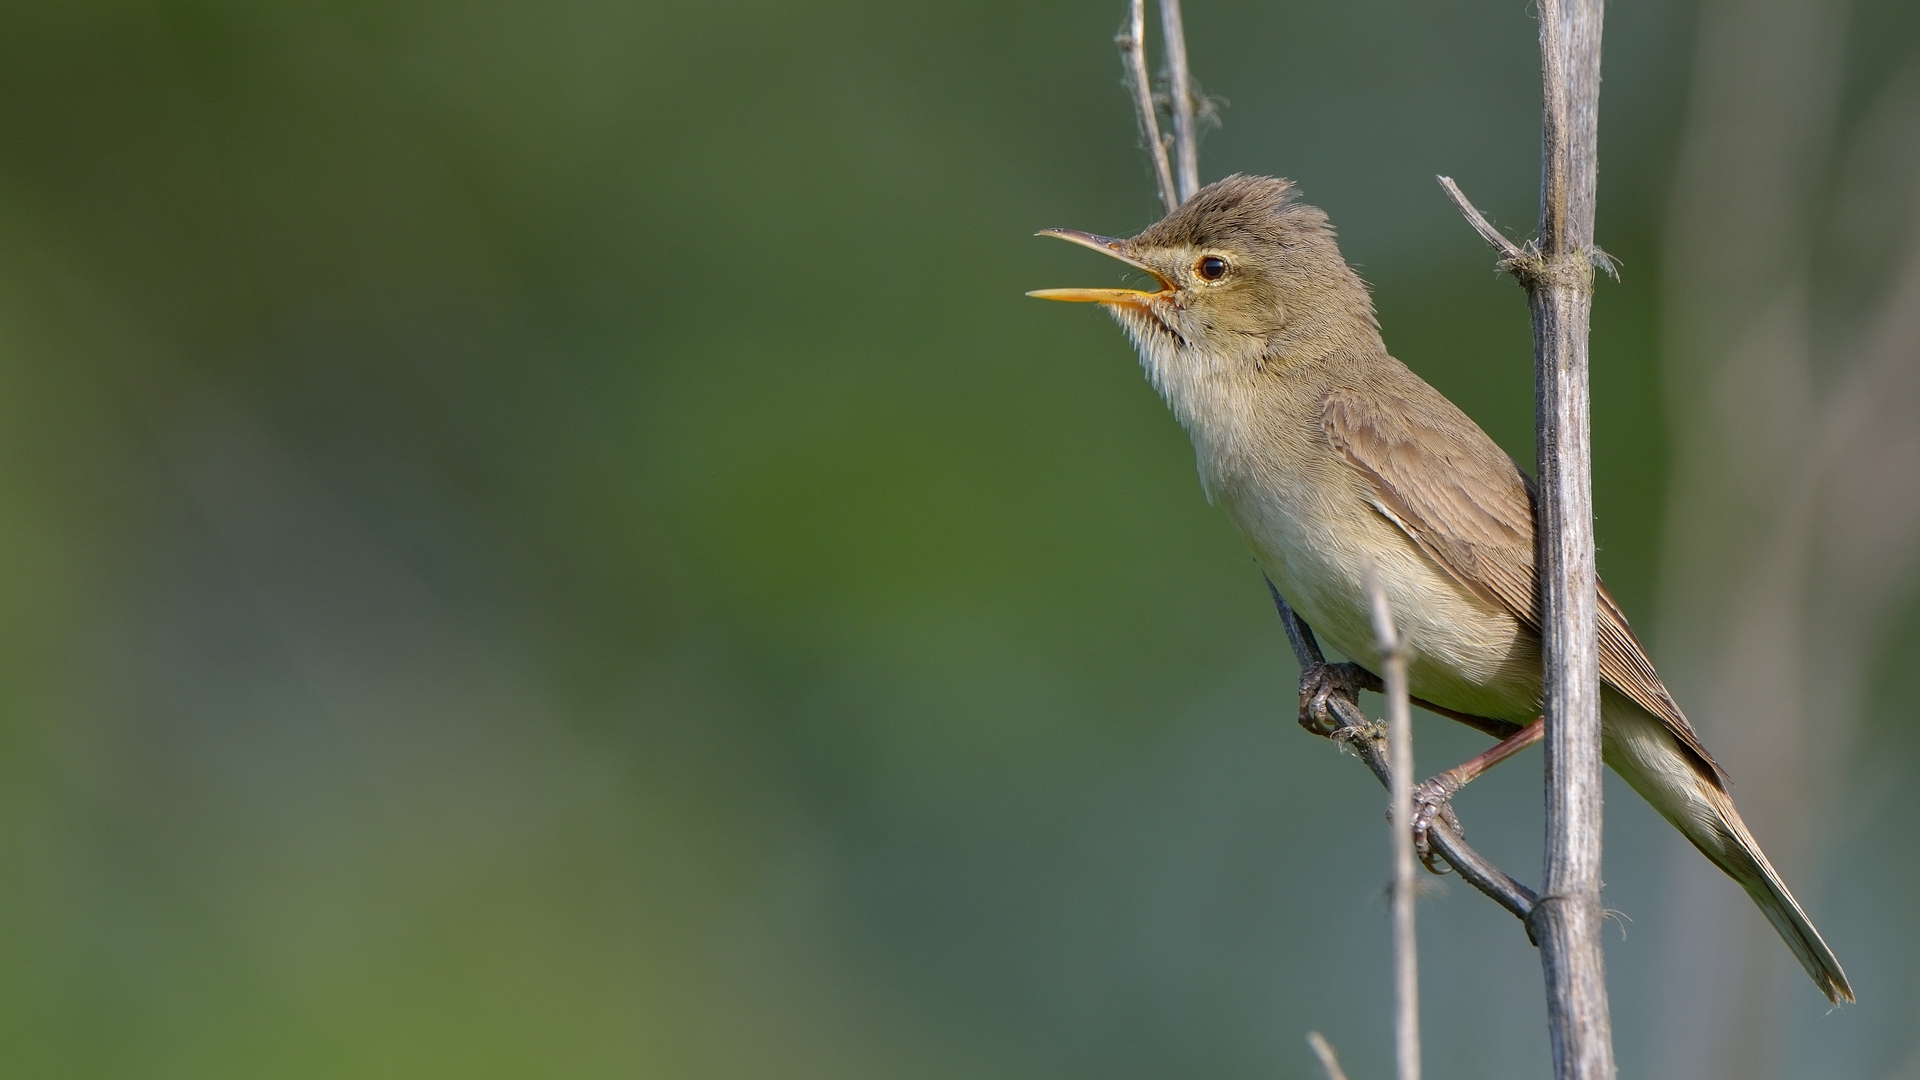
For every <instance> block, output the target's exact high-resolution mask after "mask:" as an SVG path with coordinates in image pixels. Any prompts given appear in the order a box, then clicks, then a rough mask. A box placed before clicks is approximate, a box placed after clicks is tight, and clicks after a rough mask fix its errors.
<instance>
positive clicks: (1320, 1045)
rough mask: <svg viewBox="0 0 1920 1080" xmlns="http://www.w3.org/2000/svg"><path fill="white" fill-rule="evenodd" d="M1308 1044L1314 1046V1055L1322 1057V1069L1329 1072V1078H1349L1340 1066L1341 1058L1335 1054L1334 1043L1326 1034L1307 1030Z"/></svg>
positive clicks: (1342, 1079) (1326, 1072)
mask: <svg viewBox="0 0 1920 1080" xmlns="http://www.w3.org/2000/svg"><path fill="white" fill-rule="evenodd" d="M1307 1045H1308V1046H1311V1047H1313V1056H1314V1057H1317V1058H1319V1059H1320V1071H1321V1072H1323V1073H1325V1074H1327V1080H1347V1074H1346V1073H1345V1072H1343V1071H1342V1070H1341V1068H1340V1059H1339V1058H1338V1057H1336V1056H1335V1055H1334V1052H1333V1044H1332V1043H1330V1042H1328V1041H1327V1037H1326V1036H1325V1035H1322V1034H1320V1033H1319V1032H1317V1031H1309V1032H1307Z"/></svg>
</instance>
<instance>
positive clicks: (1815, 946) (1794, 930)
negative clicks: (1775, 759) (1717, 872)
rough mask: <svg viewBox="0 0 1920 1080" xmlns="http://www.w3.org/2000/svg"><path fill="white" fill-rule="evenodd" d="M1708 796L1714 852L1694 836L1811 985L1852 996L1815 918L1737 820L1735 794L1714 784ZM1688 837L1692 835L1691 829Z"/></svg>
mask: <svg viewBox="0 0 1920 1080" xmlns="http://www.w3.org/2000/svg"><path fill="white" fill-rule="evenodd" d="M1709 801H1710V802H1712V803H1714V804H1717V805H1715V807H1714V808H1715V809H1716V810H1718V811H1719V815H1718V816H1719V818H1720V821H1719V822H1718V823H1717V824H1719V826H1720V830H1718V831H1720V832H1721V834H1722V835H1721V840H1722V842H1721V843H1720V844H1717V845H1715V846H1716V847H1718V848H1719V849H1720V850H1719V851H1718V852H1715V851H1712V850H1709V849H1708V847H1707V846H1706V845H1704V844H1701V843H1700V841H1698V840H1694V843H1695V845H1697V846H1699V848H1700V850H1701V851H1702V852H1705V853H1706V856H1707V858H1709V859H1712V860H1713V862H1714V865H1716V866H1718V867H1720V869H1722V870H1725V871H1726V872H1727V876H1729V877H1731V878H1733V880H1735V881H1737V882H1739V883H1740V887H1741V888H1743V889H1745V890H1747V895H1748V896H1751V897H1753V902H1754V903H1755V904H1757V905H1759V907H1760V913H1761V914H1762V915H1765V916H1766V917H1767V921H1768V922H1770V923H1772V924H1773V929H1774V930H1775V931H1776V932H1777V933H1779V935H1780V940H1782V941H1784V942H1786V943H1787V948H1789V949H1791V950H1793V955H1794V957H1795V958H1796V959H1798V960H1799V961H1800V966H1801V967H1803V968H1806V969H1807V974H1808V975H1810V976H1812V977H1813V982H1814V985H1815V986H1818V987H1819V988H1820V992H1821V993H1823V994H1825V995H1827V1000H1828V1001H1831V1002H1833V1003H1834V1004H1835V1005H1838V1004H1840V1003H1841V1002H1842V1001H1852V1000H1853V987H1852V985H1850V984H1849V983H1848V982H1847V973H1846V972H1844V971H1842V970H1840V961H1839V959H1838V958H1836V957H1835V956H1834V955H1833V950H1832V949H1829V948H1828V947H1827V943H1826V941H1825V940H1824V939H1823V938H1821V936H1820V931H1818V930H1815V929H1814V928H1813V921H1812V920H1811V919H1809V918H1807V913H1806V911H1805V910H1803V909H1802V908H1801V907H1800V902H1799V901H1798V900H1795V899H1794V898H1793V893H1791V892H1789V891H1787V885H1786V882H1784V881H1781V880H1780V873H1779V871H1777V870H1775V869H1774V868H1773V864H1772V863H1770V862H1768V861H1767V856H1766V853H1765V852H1763V851H1761V850H1760V845H1759V844H1758V843H1756V842H1755V841H1754V839H1753V834H1752V833H1750V832H1748V831H1747V825H1746V822H1744V821H1741V820H1740V812H1739V811H1738V810H1735V809H1734V808H1733V800H1732V799H1731V798H1728V797H1727V794H1726V792H1724V791H1721V790H1719V789H1718V788H1714V789H1712V790H1711V792H1710V793H1709ZM1688 839H1690V840H1692V839H1693V837H1692V836H1691V835H1689V836H1688Z"/></svg>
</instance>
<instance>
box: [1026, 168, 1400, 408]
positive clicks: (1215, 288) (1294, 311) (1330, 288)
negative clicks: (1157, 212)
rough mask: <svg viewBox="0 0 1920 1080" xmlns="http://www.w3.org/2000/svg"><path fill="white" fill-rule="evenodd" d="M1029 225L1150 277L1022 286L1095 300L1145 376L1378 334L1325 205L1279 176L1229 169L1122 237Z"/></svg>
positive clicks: (1263, 364)
mask: <svg viewBox="0 0 1920 1080" xmlns="http://www.w3.org/2000/svg"><path fill="white" fill-rule="evenodd" d="M1039 235H1041V236H1052V237H1057V238H1059V239H1061V240H1067V241H1070V242H1072V243H1075V244H1079V245H1081V246H1083V247H1089V248H1092V249H1093V250H1095V251H1098V252H1101V253H1102V254H1105V255H1108V256H1111V257H1113V258H1115V259H1118V260H1120V261H1121V262H1123V263H1126V264H1127V265H1128V266H1132V267H1136V268H1138V269H1140V270H1144V271H1146V272H1147V273H1148V274H1149V275H1151V276H1152V278H1153V283H1154V284H1155V285H1156V286H1157V288H1154V289H1151V290H1147V289H1040V290H1036V291H1034V292H1030V293H1028V294H1027V295H1029V296H1035V297H1039V298H1040V299H1043V300H1067V301H1079V302H1083V303H1096V304H1101V305H1104V306H1105V307H1106V308H1107V310H1108V311H1110V312H1112V313H1113V316H1114V318H1116V319H1118V320H1119V321H1120V323H1121V325H1122V326H1124V327H1126V329H1127V331H1128V333H1129V334H1130V335H1131V336H1132V337H1133V339H1134V342H1135V343H1136V344H1137V345H1138V346H1139V347H1140V352H1141V356H1142V359H1143V360H1144V361H1145V362H1146V363H1147V366H1148V369H1149V371H1150V373H1151V374H1153V375H1154V377H1155V380H1156V382H1163V383H1164V380H1166V379H1168V378H1170V377H1178V376H1179V375H1180V374H1181V373H1182V370H1183V369H1184V370H1189V371H1190V370H1192V369H1194V368H1195V367H1196V365H1197V366H1199V367H1201V368H1205V369H1209V370H1210V371H1211V373H1213V374H1221V373H1226V372H1231V371H1237V370H1241V369H1246V370H1254V369H1259V370H1267V369H1268V368H1269V367H1270V366H1284V365H1285V363H1286V362H1288V361H1291V360H1311V359H1316V358H1318V356H1322V355H1325V354H1326V353H1328V352H1330V351H1332V350H1333V349H1336V348H1340V347H1343V346H1346V345H1348V344H1349V343H1352V342H1355V341H1359V340H1363V339H1371V340H1372V341H1376V342H1377V341H1378V331H1377V329H1376V327H1375V324H1374V320H1373V304H1372V301H1371V299H1370V298H1369V297H1368V295H1367V290H1366V286H1365V285H1364V284H1362V283H1361V281H1360V279H1359V277H1358V276H1357V275H1356V274H1354V272H1353V271H1352V270H1351V269H1349V268H1348V266H1347V264H1346V261H1345V260H1344V259H1342V258H1341V257H1340V248H1339V245H1338V244H1337V243H1336V242H1335V240H1334V236H1333V229H1332V227H1331V226H1329V225H1328V224H1327V217H1326V215H1325V214H1324V213H1322V212H1321V211H1319V210H1318V209H1316V208H1314V207H1312V206H1308V205H1306V204H1304V203H1301V202H1299V201H1297V200H1296V199H1295V198H1294V188H1293V184H1291V183H1290V182H1288V181H1286V180H1278V179H1273V178H1271V177H1263V176H1230V177H1228V178H1226V179H1225V180H1221V181H1219V182H1218V183H1215V184H1211V185H1208V186H1207V187H1204V188H1202V189H1200V190H1199V191H1197V192H1195V193H1194V195H1193V197H1192V198H1190V199H1188V200H1187V201H1186V203H1185V204H1183V205H1182V206H1181V207H1180V208H1179V209H1177V210H1175V211H1174V212H1172V213H1171V214H1168V215H1167V216H1166V217H1165V218H1162V219H1161V220H1160V221H1159V222H1157V223H1155V224H1154V225H1152V226H1150V227H1149V228H1147V230H1146V231H1144V232H1142V233H1140V234H1139V235H1138V236H1135V237H1132V238H1131V239H1124V240H1123V239H1115V238H1112V237H1107V236H1097V235H1095V234H1093V233H1088V232H1079V231H1075V230H1070V229H1047V230H1045V231H1043V232H1041V233H1040V234H1039ZM1163 388H1164V385H1163Z"/></svg>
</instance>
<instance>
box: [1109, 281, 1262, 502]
mask: <svg viewBox="0 0 1920 1080" xmlns="http://www.w3.org/2000/svg"><path fill="white" fill-rule="evenodd" d="M1107 310H1108V311H1110V312H1112V313H1113V317H1114V319H1115V320H1116V321H1117V322H1119V323H1120V325H1121V327H1122V328H1124V329H1125V330H1126V332H1127V336H1128V337H1129V338H1132V339H1133V345H1134V348H1135V349H1137V350H1139V352H1140V366H1141V367H1142V368H1144V369H1146V373H1147V380H1148V381H1149V382H1151V383H1153V388H1154V389H1155V390H1158V391H1160V396H1161V397H1162V398H1164V399H1165V400H1166V403H1167V407H1168V408H1170V409H1172V410H1173V415H1174V416H1175V418H1177V419H1178V420H1179V421H1180V425H1181V426H1182V427H1184V428H1186V429H1187V434H1188V435H1190V436H1191V437H1192V438H1193V449H1194V453H1195V455H1196V457H1197V459H1198V460H1197V462H1196V464H1197V465H1198V466H1199V469H1200V485H1201V487H1202V488H1203V489H1204V490H1205V491H1206V493H1207V501H1208V502H1214V501H1216V500H1217V499H1218V498H1219V496H1220V495H1221V494H1222V493H1223V492H1224V491H1226V490H1227V489H1228V488H1230V487H1232V486H1233V484H1234V481H1235V479H1236V477H1238V476H1240V475H1242V474H1243V473H1244V466H1245V464H1246V462H1247V460H1248V457H1249V452H1250V451H1251V449H1252V447H1253V431H1254V387H1253V382H1252V380H1251V379H1249V378H1248V373H1249V372H1250V371H1251V370H1252V368H1253V361H1254V357H1252V356H1239V355H1233V354H1228V353H1219V352H1215V351H1214V350H1212V349H1209V348H1206V347H1205V346H1204V345H1202V344H1200V342H1202V341H1203V340H1204V339H1202V338H1201V337H1200V336H1199V334H1198V333H1197V332H1196V331H1197V329H1198V328H1189V327H1188V326H1186V325H1183V324H1184V323H1186V321H1187V320H1186V318H1185V315H1186V313H1185V312H1183V311H1180V310H1179V309H1177V308H1172V307H1171V306H1170V305H1166V306H1160V307H1158V308H1156V309H1155V310H1152V311H1148V310H1143V309H1141V308H1135V307H1122V306H1120V305H1108V307H1107ZM1257 347H1258V345H1257V344H1255V343H1253V342H1252V341H1251V340H1250V341H1249V348H1257Z"/></svg>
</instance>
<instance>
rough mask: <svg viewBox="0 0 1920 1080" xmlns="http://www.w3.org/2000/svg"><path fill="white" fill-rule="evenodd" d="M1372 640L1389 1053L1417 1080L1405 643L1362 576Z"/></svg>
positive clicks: (1402, 1072) (1402, 1076)
mask: <svg viewBox="0 0 1920 1080" xmlns="http://www.w3.org/2000/svg"><path fill="white" fill-rule="evenodd" d="M1367 598H1368V600H1369V602H1370V604H1371V606H1372V609H1373V636H1374V641H1375V646H1376V647H1377V648H1378V649H1379V651H1380V660H1381V666H1382V667H1384V668H1385V669H1386V670H1385V671H1384V672H1382V675H1384V677H1385V682H1386V695H1387V754H1388V758H1389V763H1390V766H1391V768H1392V770H1393V783H1392V784H1391V785H1390V787H1391V791H1392V795H1391V796H1390V798H1391V800H1392V804H1393V809H1392V812H1391V813H1389V814H1388V815H1387V819H1388V824H1387V829H1388V832H1389V833H1390V834H1391V838H1392V844H1393V847H1392V850H1393V1049H1394V1061H1395V1062H1396V1064H1397V1068H1396V1070H1395V1076H1396V1077H1397V1078H1398V1080H1420V950H1419V946H1418V944H1417V943H1416V941H1415V938H1414V909H1413V905H1414V899H1415V893H1414V877H1413V715H1412V706H1411V705H1410V704H1409V702H1408V700H1407V643H1406V642H1405V641H1404V640H1402V639H1401V637H1400V634H1399V632H1398V631H1397V630H1395V629H1394V625H1393V610H1392V608H1390V607H1389V606H1388V605H1387V594H1386V592H1385V591H1384V590H1383V589H1381V587H1380V580H1379V578H1377V577H1376V576H1375V575H1374V574H1372V573H1371V572H1369V573H1368V574H1367Z"/></svg>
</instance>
